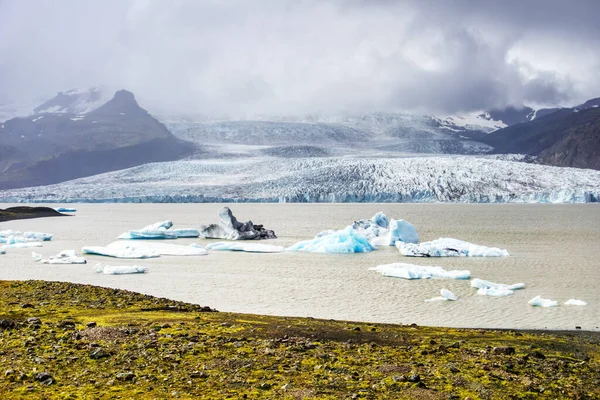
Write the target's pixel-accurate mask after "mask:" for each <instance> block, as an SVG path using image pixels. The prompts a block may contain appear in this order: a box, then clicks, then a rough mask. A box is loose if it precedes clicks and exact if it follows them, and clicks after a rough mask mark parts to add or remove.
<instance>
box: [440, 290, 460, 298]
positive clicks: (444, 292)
mask: <svg viewBox="0 0 600 400" xmlns="http://www.w3.org/2000/svg"><path fill="white" fill-rule="evenodd" d="M440 294H441V295H442V297H445V298H446V299H448V300H451V301H456V300H458V296H457V295H455V294H454V293H452V292H451V291H449V290H448V289H442V290H440Z"/></svg>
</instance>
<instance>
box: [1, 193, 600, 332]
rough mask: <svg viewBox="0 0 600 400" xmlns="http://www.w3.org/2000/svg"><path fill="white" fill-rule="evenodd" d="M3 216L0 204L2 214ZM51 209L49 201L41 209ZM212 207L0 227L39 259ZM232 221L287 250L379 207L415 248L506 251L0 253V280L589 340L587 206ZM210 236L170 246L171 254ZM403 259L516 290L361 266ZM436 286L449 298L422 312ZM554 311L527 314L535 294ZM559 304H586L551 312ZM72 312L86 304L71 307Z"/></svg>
mask: <svg viewBox="0 0 600 400" xmlns="http://www.w3.org/2000/svg"><path fill="white" fill-rule="evenodd" d="M5 206H9V205H5ZM51 206H54V207H56V206H58V205H51ZM221 206H222V205H221V204H77V205H74V207H75V208H77V210H78V212H77V213H76V216H74V217H64V218H42V219H33V220H21V221H9V222H3V223H0V230H5V229H13V230H20V231H39V232H49V233H53V234H54V238H53V239H52V241H50V242H44V247H42V248H36V249H33V250H35V251H36V252H38V253H41V254H43V255H44V256H45V257H46V256H50V255H54V254H57V253H58V252H60V251H61V250H66V249H76V250H78V251H79V250H80V249H81V247H83V246H93V245H98V246H104V245H106V244H108V243H111V242H113V241H114V240H116V237H117V236H118V235H120V234H121V233H123V232H125V231H128V230H130V229H136V228H139V227H141V226H145V225H148V224H150V223H153V222H156V221H160V220H166V219H170V220H172V221H173V223H174V227H177V228H186V227H192V228H193V227H198V226H199V225H200V224H204V223H211V222H216V221H217V211H218V210H219V208H220V207H221ZM229 206H230V207H231V209H232V210H233V212H234V214H235V215H236V217H238V219H239V220H240V221H247V220H248V219H251V220H252V221H253V222H254V223H259V224H264V225H265V227H266V228H268V229H273V230H274V231H275V233H276V234H277V236H278V239H275V240H268V241H265V242H263V243H268V244H274V245H282V246H286V247H287V246H290V245H292V244H294V243H296V242H298V241H300V240H305V239H310V238H312V237H313V236H314V235H315V234H317V233H318V232H320V231H322V230H325V229H341V228H343V227H345V226H347V225H349V224H351V223H352V222H353V221H354V220H357V219H362V218H370V217H371V216H373V215H374V214H375V213H376V212H378V211H383V212H384V213H386V214H387V215H388V216H389V217H393V218H403V219H405V220H407V221H409V222H411V223H412V224H413V225H415V227H416V228H417V230H418V232H419V235H420V239H421V240H422V241H427V240H434V239H437V238H440V237H452V238H457V239H462V240H467V241H470V242H473V243H477V244H481V245H485V246H493V247H499V248H501V249H507V250H508V251H509V253H510V256H509V257H493V258H464V257H460V258H459V257H448V258H407V257H404V256H402V255H401V254H400V253H399V252H398V249H396V248H395V247H379V248H378V250H377V251H374V252H372V253H364V254H314V253H288V252H286V253H273V254H256V253H243V252H228V251H211V252H210V253H209V254H208V255H207V256H198V257H176V256H171V257H170V256H163V257H160V258H154V259H147V260H117V259H110V258H105V257H100V256H91V255H89V256H86V258H87V259H88V264H87V265H42V264H38V263H36V262H34V260H33V259H32V258H31V252H32V249H11V250H9V251H7V254H5V255H0V279H3V280H6V279H9V280H10V279H15V280H16V279H44V280H60V281H70V282H76V283H87V284H93V285H99V286H105V287H115V288H121V289H128V290H133V291H137V292H142V293H147V294H151V295H155V296H160V297H168V298H172V299H176V300H182V301H187V302H192V303H198V304H202V305H207V306H211V307H214V308H216V309H218V310H220V311H231V312H241V313H253V314H270V315H284V316H304V317H315V318H325V319H329V318H331V319H343V320H352V321H368V322H384V323H401V324H411V323H416V324H419V325H434V326H451V327H481V328H515V329H516V328H521V329H528V328H535V329H575V327H576V326H580V327H581V328H582V329H587V330H600V329H599V326H600V290H598V283H599V282H600V250H599V247H598V246H599V245H600V206H598V205H597V204H570V205H543V204H229ZM194 242H196V243H199V244H201V245H205V244H208V243H211V242H215V240H205V239H177V240H174V241H169V243H176V244H184V245H185V244H190V243H194ZM394 262H406V263H412V264H418V265H424V266H442V267H444V268H445V269H447V270H451V269H459V270H469V271H471V276H472V277H473V278H481V279H485V280H490V281H493V282H502V283H508V284H512V283H517V282H524V283H525V284H526V288H525V289H522V290H518V291H515V293H514V295H512V296H508V297H502V298H491V297H486V296H479V295H477V294H476V293H477V290H476V289H474V288H472V287H471V286H470V285H469V281H461V280H439V279H430V280H412V281H410V280H404V279H396V278H389V277H384V276H382V275H380V274H379V273H377V272H375V271H370V270H369V268H372V267H375V266H377V265H380V264H390V263H394ZM98 263H104V264H109V265H141V266H146V267H148V269H149V272H148V273H147V274H137V275H121V276H114V275H104V274H98V273H96V272H95V270H94V266H95V265H96V264H98ZM442 288H446V289H448V290H450V291H452V292H453V293H455V294H456V295H458V297H459V300H458V301H452V302H449V301H447V302H425V300H426V299H429V298H432V297H434V296H437V295H439V292H440V289H442ZM538 295H541V296H542V297H544V298H549V299H552V300H557V301H558V302H559V304H560V305H559V307H555V308H538V307H532V306H530V305H528V304H527V302H528V301H529V300H530V299H532V298H534V297H535V296H538ZM568 299H581V300H585V301H586V302H587V303H588V305H587V306H579V307H578V306H564V305H563V303H564V302H565V301H567V300H568ZM82 306H85V305H82Z"/></svg>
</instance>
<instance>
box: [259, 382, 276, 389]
mask: <svg viewBox="0 0 600 400" xmlns="http://www.w3.org/2000/svg"><path fill="white" fill-rule="evenodd" d="M272 387H273V385H271V384H270V383H266V382H265V383H261V384H260V385H258V388H259V389H260V390H271V388H272Z"/></svg>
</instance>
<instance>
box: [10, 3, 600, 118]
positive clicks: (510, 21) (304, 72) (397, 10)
mask: <svg viewBox="0 0 600 400" xmlns="http://www.w3.org/2000/svg"><path fill="white" fill-rule="evenodd" d="M599 16H600V1H597V0H570V1H567V0H564V1H558V0H528V1H522V0H503V1H498V0H493V1H492V0H490V1H486V0H479V1H476V0H437V1H433V0H406V1H393V0H294V1H292V0H252V1H247V0H169V1H164V0H60V1H56V0H0V102H2V101H3V102H24V101H31V99H36V100H39V99H44V98H48V97H51V96H52V95H53V94H55V93H56V92H59V91H64V90H69V89H72V88H84V87H89V86H96V85H106V86H107V87H109V88H116V89H120V88H125V89H128V90H130V91H132V92H133V93H134V94H135V95H136V97H137V99H138V101H139V102H140V103H141V104H142V106H144V107H146V108H148V109H149V110H151V111H157V112H162V113H182V114H183V113H191V114H198V115H219V116H222V115H228V116H234V117H249V116H253V115H301V114H308V113H318V114H340V113H355V112H373V111H390V112H393V111H411V112H421V113H430V114H453V113H464V112H469V111H476V110H485V109H490V108H499V107H504V106H508V105H515V106H518V105H521V104H527V105H532V106H542V105H574V104H578V103H581V102H583V101H585V100H587V99H590V98H593V97H599V96H600V23H598V18H599Z"/></svg>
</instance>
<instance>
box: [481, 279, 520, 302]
mask: <svg viewBox="0 0 600 400" xmlns="http://www.w3.org/2000/svg"><path fill="white" fill-rule="evenodd" d="M471 287H474V288H477V289H479V290H478V291H477V294H479V295H481V296H492V297H505V296H510V295H512V294H513V293H514V291H515V290H518V289H523V288H524V287H525V284H524V283H515V284H512V285H507V284H504V283H495V282H490V281H486V280H483V279H478V278H475V279H473V280H471Z"/></svg>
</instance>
